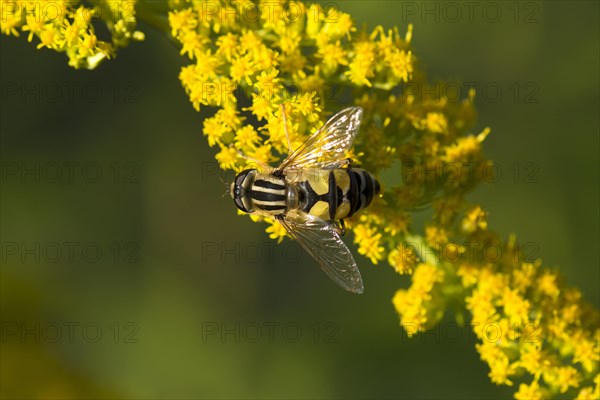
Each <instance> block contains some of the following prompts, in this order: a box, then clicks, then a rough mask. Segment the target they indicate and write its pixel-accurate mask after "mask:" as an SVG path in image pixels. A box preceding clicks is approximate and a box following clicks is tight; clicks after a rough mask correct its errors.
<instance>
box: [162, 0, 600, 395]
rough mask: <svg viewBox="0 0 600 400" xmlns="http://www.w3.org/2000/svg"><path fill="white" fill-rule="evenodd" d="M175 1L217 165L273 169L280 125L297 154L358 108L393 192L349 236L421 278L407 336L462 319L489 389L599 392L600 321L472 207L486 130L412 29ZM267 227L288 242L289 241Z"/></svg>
mask: <svg viewBox="0 0 600 400" xmlns="http://www.w3.org/2000/svg"><path fill="white" fill-rule="evenodd" d="M169 4H170V5H171V12H170V13H169V23H170V30H171V34H172V35H173V37H174V38H176V40H177V41H178V42H179V43H180V44H181V54H182V55H183V56H185V57H186V58H187V59H189V60H190V64H189V65H187V66H185V67H183V68H182V70H181V73H180V76H179V77H180V80H181V83H182V85H183V87H184V89H185V91H186V93H187V94H188V96H189V98H190V101H191V103H192V105H193V106H194V107H195V108H196V109H197V110H200V108H201V107H204V106H212V107H216V108H217V111H216V112H215V113H214V115H212V116H211V117H210V118H207V119H205V121H204V129H203V133H204V135H205V136H206V137H207V139H208V143H209V145H210V146H215V147H217V148H218V151H217V152H216V160H217V161H218V162H219V165H220V166H221V168H223V169H226V170H234V171H239V170H241V169H244V168H247V167H249V166H250V164H252V163H253V162H255V163H258V166H259V167H260V165H261V164H267V163H274V164H276V163H277V162H279V161H280V160H281V159H282V158H283V157H285V156H286V155H287V153H288V142H287V138H286V135H285V130H286V129H287V131H288V132H290V135H291V137H290V141H291V146H292V148H296V147H297V146H299V145H300V144H301V143H302V142H303V141H304V140H305V139H306V138H307V137H308V135H309V134H310V133H312V132H314V131H315V130H316V129H318V128H319V127H320V125H321V124H322V123H323V121H325V120H326V119H327V118H328V117H329V116H330V115H332V114H333V113H335V112H336V111H338V110H340V109H342V108H343V107H345V106H347V105H350V104H353V105H358V106H360V107H362V108H363V109H364V110H365V113H364V117H363V121H362V124H361V133H360V134H359V135H358V138H357V140H356V141H355V146H354V149H353V150H352V157H353V158H354V159H355V160H356V161H357V162H358V163H359V164H360V165H361V166H363V167H364V168H365V169H367V170H369V171H370V172H372V173H374V174H375V175H377V176H378V178H379V179H380V181H381V183H382V186H383V188H384V191H383V193H382V196H381V197H380V198H377V199H375V200H374V201H373V204H372V205H371V206H370V207H369V209H367V210H365V212H363V213H362V214H361V215H360V216H359V217H354V218H352V219H350V220H348V221H347V225H348V227H349V228H351V230H352V232H353V234H354V242H355V243H356V244H357V246H358V252H359V253H360V254H362V255H363V256H365V257H366V258H368V259H370V260H371V262H372V263H374V264H377V263H378V262H379V261H382V260H387V261H388V262H389V264H390V265H391V266H392V267H393V268H394V269H395V270H396V271H397V272H398V273H399V274H407V273H412V284H411V286H410V287H409V288H408V289H403V290H399V291H398V292H397V293H396V294H395V296H394V298H393V304H394V306H395V308H396V310H397V311H398V313H399V315H400V319H401V325H402V326H404V327H405V328H406V330H407V332H408V334H409V336H410V335H414V334H416V333H417V332H419V331H422V330H424V329H427V328H428V327H429V326H432V325H433V324H435V323H437V322H439V321H440V320H441V318H442V317H443V316H444V314H445V313H446V312H448V311H449V310H447V309H448V308H457V309H453V310H450V311H452V312H453V313H454V314H455V315H460V316H461V317H460V318H462V320H465V319H467V318H469V316H470V323H471V324H472V326H473V330H474V332H475V334H476V337H477V338H478V339H479V343H478V344H477V345H476V348H477V350H478V352H479V353H480V356H481V359H482V360H483V361H484V362H486V363H487V364H488V366H489V367H490V374H489V375H490V379H491V380H492V381H493V382H494V383H497V384H504V385H513V382H515V381H520V382H519V383H520V385H519V387H518V391H517V392H516V394H515V396H516V398H518V399H523V398H542V397H548V396H552V395H562V394H566V395H567V396H572V397H575V396H579V397H580V398H588V397H590V396H592V397H593V396H596V397H597V395H598V361H599V360H598V350H599V349H598V340H599V337H600V333H599V332H600V331H599V330H598V328H597V326H598V312H597V311H596V310H594V309H593V308H592V307H590V306H589V305H588V304H587V303H585V302H584V301H583V300H582V299H581V296H580V294H579V293H578V292H577V291H576V290H574V289H569V288H566V286H565V285H564V283H562V280H561V279H560V278H559V277H558V276H557V274H556V273H555V272H553V271H550V270H548V269H545V268H543V267H542V266H541V265H540V263H539V262H534V263H530V262H529V263H528V262H525V261H524V255H523V252H522V251H521V250H520V249H519V248H518V246H517V245H516V241H515V239H514V238H510V239H509V240H508V241H507V242H506V243H503V242H502V241H501V240H500V239H499V238H498V236H497V235H496V234H495V233H494V232H492V231H489V230H488V223H487V215H488V214H487V211H485V210H484V209H483V208H482V207H481V206H479V205H472V204H468V203H467V202H466V200H465V195H466V194H467V193H468V192H469V191H470V190H471V189H473V187H475V186H476V185H477V184H479V183H480V182H482V181H484V180H486V178H488V179H489V172H490V167H491V166H493V165H492V163H491V162H490V161H489V160H487V159H486V158H485V157H484V155H483V153H482V149H481V145H482V143H483V142H484V140H485V138H486V137H487V136H488V134H489V133H490V130H489V128H486V129H484V130H483V131H482V132H480V133H477V132H475V133H473V132H472V128H473V126H474V122H475V109H474V106H473V101H474V98H475V92H474V91H473V90H471V91H469V94H468V96H467V98H465V99H461V100H459V101H454V100H450V99H448V98H447V97H446V96H444V93H442V92H440V91H439V90H437V88H439V84H438V85H432V84H430V83H429V82H428V81H427V79H426V77H425V75H424V73H423V72H422V71H419V70H418V69H417V60H416V57H415V55H414V53H413V51H412V50H411V47H410V42H411V38H412V27H411V26H410V25H409V26H407V27H406V34H405V35H404V37H401V36H400V33H399V30H398V29H397V28H393V29H391V30H385V29H384V28H383V27H380V26H379V27H376V28H375V29H374V30H372V31H367V30H365V29H363V30H359V29H357V28H356V27H355V26H354V23H353V21H352V18H351V17H350V16H349V15H348V14H344V13H342V12H339V10H333V9H324V8H322V7H321V6H319V5H317V4H305V3H304V2H299V1H287V0H281V1H276V2H273V1H255V2H250V1H226V0H222V1H217V2H215V1H202V0H195V1H186V0H177V1H175V0H172V1H171V2H170V3H169ZM350 94H351V95H350ZM332 95H334V97H332ZM284 113H285V116H286V117H287V118H284ZM284 124H287V125H286V126H285V128H284ZM249 160H253V161H249ZM252 166H253V167H256V166H257V165H252ZM486 174H488V175H486ZM427 206H431V208H432V210H433V213H432V215H431V217H430V219H429V221H427V222H426V223H425V225H424V227H423V228H422V231H423V233H422V234H421V235H418V234H415V233H414V231H415V230H416V229H418V228H415V227H413V226H412V225H411V213H412V212H413V211H416V210H420V209H422V208H423V207H427ZM250 217H251V218H252V219H253V220H254V221H260V220H264V219H263V218H259V217H255V216H252V215H251V216H250ZM266 222H267V223H268V224H269V226H268V227H267V233H268V234H269V237H271V238H272V239H276V240H278V241H281V240H282V238H283V237H284V236H285V235H286V233H285V230H284V229H283V228H282V227H281V226H280V225H279V224H278V223H276V222H275V221H272V220H266ZM409 327H410V329H409ZM521 382H522V383H521Z"/></svg>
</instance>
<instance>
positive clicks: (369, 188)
mask: <svg viewBox="0 0 600 400" xmlns="http://www.w3.org/2000/svg"><path fill="white" fill-rule="evenodd" d="M323 181H326V185H324V184H323ZM316 185H318V186H319V189H321V188H323V187H326V188H327V189H326V191H325V190H323V192H322V193H320V194H319V193H318V192H317V190H318V189H316V188H313V186H316ZM298 188H299V194H300V196H299V197H300V209H301V210H302V211H304V212H306V213H309V214H312V215H315V216H318V217H320V218H323V219H326V220H341V219H344V218H348V217H351V216H352V215H354V214H355V213H356V212H358V211H360V210H362V209H363V208H365V207H367V206H368V205H369V204H371V201H372V200H373V197H375V195H377V194H378V193H379V192H380V190H381V187H380V185H379V182H378V181H377V179H376V178H375V177H374V176H373V175H371V174H370V173H369V172H367V171H365V170H364V169H360V168H345V169H335V170H330V171H327V174H326V175H323V176H322V177H321V181H320V182H316V183H315V181H314V180H312V181H311V180H310V179H307V180H305V181H301V182H299V184H298Z"/></svg>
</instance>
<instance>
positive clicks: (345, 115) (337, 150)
mask: <svg viewBox="0 0 600 400" xmlns="http://www.w3.org/2000/svg"><path fill="white" fill-rule="evenodd" d="M362 115H363V110H362V108H360V107H348V108H345V109H343V110H341V111H339V112H338V113H337V114H335V115H334V116H333V117H331V118H330V119H329V120H328V121H327V122H325V124H324V125H323V126H322V127H321V128H320V129H319V130H317V131H316V132H315V133H313V134H312V135H311V136H310V137H309V138H308V139H307V140H306V141H305V142H304V143H303V144H302V145H301V146H300V147H298V148H297V149H296V150H294V151H293V152H292V153H291V154H290V155H288V157H287V158H286V159H285V160H283V162H282V163H281V165H280V166H279V167H278V168H277V169H278V170H280V171H281V170H285V169H286V168H323V169H327V168H332V167H336V166H337V165H338V164H339V162H340V160H341V159H342V158H343V157H344V154H345V153H346V151H347V150H348V149H350V147H351V146H352V142H353V141H354V138H355V137H356V135H357V133H358V129H359V127H360V121H361V119H362Z"/></svg>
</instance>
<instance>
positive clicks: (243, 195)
mask: <svg viewBox="0 0 600 400" xmlns="http://www.w3.org/2000/svg"><path fill="white" fill-rule="evenodd" d="M256 173H257V171H256V170H255V169H245V170H243V171H242V172H240V173H239V174H238V175H237V176H236V177H235V181H233V183H232V184H231V187H230V189H229V194H230V195H231V197H232V198H233V201H234V202H235V205H236V206H237V208H239V209H240V210H241V211H243V212H246V213H251V212H252V211H253V206H252V199H251V197H250V195H249V194H248V191H249V190H250V189H251V188H252V184H253V183H254V179H255V178H256Z"/></svg>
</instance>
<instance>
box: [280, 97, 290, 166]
mask: <svg viewBox="0 0 600 400" xmlns="http://www.w3.org/2000/svg"><path fill="white" fill-rule="evenodd" d="M280 107H281V118H282V119H283V131H284V132H285V137H286V139H287V143H288V154H292V142H291V141H290V133H289V132H288V129H287V117H286V116H285V106H284V105H283V104H281V105H280Z"/></svg>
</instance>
